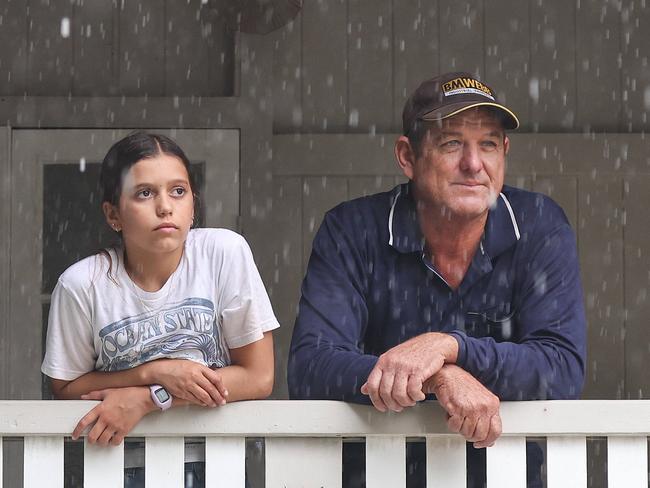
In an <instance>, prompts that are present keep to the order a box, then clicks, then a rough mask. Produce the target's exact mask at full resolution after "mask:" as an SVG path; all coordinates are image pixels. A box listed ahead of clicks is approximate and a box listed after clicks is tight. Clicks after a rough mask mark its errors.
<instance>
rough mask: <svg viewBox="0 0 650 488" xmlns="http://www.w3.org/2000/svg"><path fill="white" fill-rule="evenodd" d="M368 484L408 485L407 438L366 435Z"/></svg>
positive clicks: (375, 487)
mask: <svg viewBox="0 0 650 488" xmlns="http://www.w3.org/2000/svg"><path fill="white" fill-rule="evenodd" d="M366 486H367V487H368V488H380V487H384V486H390V487H391V488H400V487H405V486H406V438H405V437H404V436H388V435H385V436H384V435H380V436H368V437H366Z"/></svg>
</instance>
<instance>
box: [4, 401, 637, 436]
mask: <svg viewBox="0 0 650 488" xmlns="http://www.w3.org/2000/svg"><path fill="white" fill-rule="evenodd" d="M97 403H98V402H93V401H0V436H24V435H38V434H40V435H69V434H70V433H71V432H72V430H73V428H74V426H75V425H76V423H77V422H78V421H79V419H81V417H83V416H84V415H85V414H86V413H87V412H88V411H89V410H90V409H91V408H92V407H93V406H94V405H96V404H97ZM501 418H502V420H503V435H528V436H538V435H539V436H554V435H650V400H564V401H534V402H503V403H502V404H501ZM447 434H449V432H448V430H447V426H446V416H445V413H444V411H443V410H442V409H441V408H440V406H439V405H438V404H437V403H436V402H426V403H424V404H419V405H417V406H416V407H413V408H411V409H408V410H407V411H405V412H402V413H398V414H396V413H385V414H382V413H380V412H378V411H376V410H375V409H374V408H372V407H370V406H364V405H352V404H348V403H344V402H334V401H288V400H264V401H248V402H237V403H232V404H229V405H226V406H224V407H218V408H215V409H203V408H199V407H182V408H175V409H172V410H169V411H167V412H160V413H154V414H151V415H148V416H147V417H145V418H144V419H143V420H142V421H141V422H140V423H139V424H138V426H137V427H136V428H135V429H134V430H133V432H132V433H131V435H132V436H181V435H185V436H204V435H209V436H212V435H224V436H249V437H256V436H260V437H272V436H280V437H297V436H306V437H340V436H346V437H365V436H372V435H405V436H414V437H416V436H424V435H447Z"/></svg>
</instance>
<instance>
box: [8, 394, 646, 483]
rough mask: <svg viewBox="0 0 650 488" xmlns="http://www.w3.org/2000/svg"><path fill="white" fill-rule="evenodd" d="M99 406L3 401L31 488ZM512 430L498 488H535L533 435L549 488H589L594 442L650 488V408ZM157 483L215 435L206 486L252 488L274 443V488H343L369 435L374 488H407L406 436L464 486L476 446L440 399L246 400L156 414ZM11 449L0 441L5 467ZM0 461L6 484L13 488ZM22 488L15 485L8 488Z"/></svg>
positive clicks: (534, 417)
mask: <svg viewBox="0 0 650 488" xmlns="http://www.w3.org/2000/svg"><path fill="white" fill-rule="evenodd" d="M95 404H96V402H89V401H0V437H2V436H4V437H23V438H24V465H23V472H24V486H25V488H34V487H38V488H46V487H57V488H59V487H62V486H63V445H64V437H65V436H68V435H70V432H72V430H73V428H74V426H75V424H76V423H77V421H78V420H79V419H80V418H81V417H82V416H83V415H84V414H85V413H86V412H87V411H88V410H89V409H90V408H92V407H93V406H94V405H95ZM501 415H502V420H503V435H502V437H501V438H500V439H499V440H498V441H497V443H496V445H495V446H494V447H492V448H489V449H488V450H487V480H488V488H510V487H512V488H514V487H517V488H523V487H525V486H526V452H525V439H526V437H527V436H535V437H540V436H541V437H546V439H547V441H546V451H547V459H546V464H547V469H546V472H547V475H546V476H547V484H548V488H556V487H571V488H578V487H586V486H587V449H586V437H587V436H604V437H607V477H608V480H607V483H608V486H609V487H611V488H614V487H616V488H619V487H621V488H637V487H638V488H648V450H647V446H648V435H650V401H644V400H626V401H615V400H612V401H600V400H594V401H543V402H512V403H508V402H506V403H502V405H501ZM131 435H133V436H137V437H145V438H146V441H145V442H146V447H145V466H146V469H145V476H146V485H147V486H154V487H157V488H164V487H174V488H178V487H182V486H183V464H184V437H185V436H188V437H197V436H200V437H205V460H206V466H205V468H206V487H213V486H223V487H229V488H231V487H232V488H243V487H244V476H245V475H244V462H245V442H244V441H245V438H246V437H263V438H264V439H265V456H266V457H265V479H266V487H267V488H275V487H288V488H291V487H315V486H318V487H321V486H322V487H340V486H341V469H342V467H341V465H342V463H341V449H342V440H343V438H346V437H354V438H359V437H361V438H365V441H366V483H367V487H368V488H377V487H390V488H399V487H404V486H405V483H406V481H405V477H406V474H405V473H406V469H405V467H406V466H405V442H406V438H407V437H420V438H422V437H424V438H426V449H427V479H428V480H429V482H428V484H427V486H429V487H445V488H454V487H465V484H466V482H465V479H466V473H465V443H464V441H463V440H462V439H461V438H460V437H458V436H456V435H450V434H448V432H447V429H446V424H445V414H444V412H443V411H442V410H441V409H440V407H439V406H438V405H437V404H436V403H435V402H430V403H426V404H420V405H418V406H417V407H414V408H412V409H409V410H408V411H405V412H402V413H400V414H391V413H388V414H382V413H379V412H377V411H375V410H374V409H372V408H371V407H365V406H360V405H349V404H346V403H341V402H326V401H301V402H292V401H253V402H239V403H233V404H229V405H226V406H225V407H220V408H217V409H212V410H207V409H200V408H196V407H187V408H177V409H173V410H170V411H167V412H164V413H155V414H151V415H148V416H147V417H146V418H145V419H143V420H142V422H140V424H139V425H138V426H137V427H136V429H135V430H134V431H133V432H132V434H131ZM84 449H85V450H84V486H85V487H110V488H114V487H118V486H122V482H123V469H124V453H123V449H122V448H121V447H115V448H113V447H96V446H91V445H88V444H86V445H85V447H84ZM1 459H2V443H1V442H0V461H1ZM1 469H2V462H0V485H1V484H2V472H1ZM5 488H12V487H5Z"/></svg>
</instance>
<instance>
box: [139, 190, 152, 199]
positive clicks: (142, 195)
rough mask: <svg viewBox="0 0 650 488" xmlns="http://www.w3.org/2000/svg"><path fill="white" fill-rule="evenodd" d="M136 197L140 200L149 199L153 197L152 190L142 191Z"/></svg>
mask: <svg viewBox="0 0 650 488" xmlns="http://www.w3.org/2000/svg"><path fill="white" fill-rule="evenodd" d="M136 196H137V197H138V198H149V197H150V196H151V190H140V191H139V192H138V193H137V194H136Z"/></svg>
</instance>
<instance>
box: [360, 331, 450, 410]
mask: <svg viewBox="0 0 650 488" xmlns="http://www.w3.org/2000/svg"><path fill="white" fill-rule="evenodd" d="M457 355H458V343H457V341H456V339H454V338H453V337H452V336H450V335H447V334H441V333H438V332H430V333H426V334H422V335H419V336H417V337H414V338H412V339H409V340H408V341H406V342H403V343H402V344H399V345H397V346H395V347H393V348H392V349H389V350H388V351H386V352H385V353H384V354H382V355H381V356H379V360H378V361H377V363H376V364H375V367H374V368H373V370H372V371H371V372H370V375H369V376H368V381H366V383H364V385H363V386H362V387H361V393H363V394H364V395H368V396H370V400H371V401H372V404H373V405H374V406H375V408H376V409H377V410H379V411H380V412H385V411H386V410H392V411H394V412H401V411H402V410H403V409H404V408H405V407H412V406H413V405H415V403H416V402H418V401H422V400H424V399H425V394H424V392H423V384H424V382H425V381H426V380H428V379H429V378H430V377H431V376H432V375H433V374H435V373H437V372H438V371H439V370H440V368H442V366H443V365H444V364H445V363H446V362H454V361H456V356H457Z"/></svg>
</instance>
